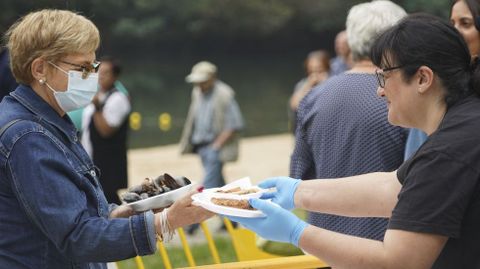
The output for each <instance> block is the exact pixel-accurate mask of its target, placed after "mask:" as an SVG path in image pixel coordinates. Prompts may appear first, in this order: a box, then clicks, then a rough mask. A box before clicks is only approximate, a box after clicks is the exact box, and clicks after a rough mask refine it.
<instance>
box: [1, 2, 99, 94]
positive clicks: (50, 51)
mask: <svg viewBox="0 0 480 269" xmlns="http://www.w3.org/2000/svg"><path fill="white" fill-rule="evenodd" d="M5 39H6V43H7V48H8V49H9V51H10V65H11V68H12V73H13V75H14V76H15V78H16V80H17V82H19V83H22V84H27V85H28V84H30V83H31V82H32V81H33V76H32V72H31V70H30V68H31V64H32V62H33V60H35V59H36V58H40V57H42V58H44V59H46V60H50V61H55V60H58V59H60V58H61V57H64V56H65V55H68V54H72V53H91V52H95V51H96V50H97V48H98V46H99V44H100V34H99V32H98V29H97V27H96V26H95V25H94V24H93V23H92V22H91V21H90V20H88V19H87V18H85V17H84V16H82V15H79V14H76V13H74V12H71V11H67V10H52V9H44V10H40V11H36V12H32V13H29V14H27V15H26V16H24V17H22V18H20V19H19V20H18V21H17V22H15V23H14V24H13V25H12V26H11V27H10V29H9V30H8V31H7V33H6V35H5Z"/></svg>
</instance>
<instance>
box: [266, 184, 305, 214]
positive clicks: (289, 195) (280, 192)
mask: <svg viewBox="0 0 480 269" xmlns="http://www.w3.org/2000/svg"><path fill="white" fill-rule="evenodd" d="M300 181H301V180H300V179H294V178H290V177H272V178H269V179H266V180H265V181H262V182H261V183H260V184H258V186H259V187H260V188H264V189H268V188H274V187H275V188H277V191H274V192H267V193H264V194H263V195H262V197H261V198H262V199H272V202H274V203H276V204H278V205H280V206H281V207H283V208H285V209H287V210H292V209H294V208H295V203H294V199H293V197H294V195H295V191H296V190H297V187H298V184H300Z"/></svg>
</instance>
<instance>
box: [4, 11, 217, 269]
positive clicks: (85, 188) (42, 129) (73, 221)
mask: <svg viewBox="0 0 480 269" xmlns="http://www.w3.org/2000/svg"><path fill="white" fill-rule="evenodd" d="M6 39H7V47H8V49H9V50H10V59H11V67H12V71H13V74H14V76H15V78H16V80H17V82H19V83H20V86H19V87H18V88H17V89H16V90H15V91H14V92H13V93H11V94H10V96H7V97H5V98H4V99H3V101H2V102H1V103H0V111H2V112H1V113H2V116H1V117H0V186H1V187H0V215H1V216H2V221H1V222H0V264H1V266H2V268H106V264H105V262H108V261H115V260H121V259H126V258H129V257H134V256H136V255H146V254H152V253H154V252H155V250H156V249H155V248H156V243H155V242H156V241H155V240H156V237H159V238H161V239H167V238H168V237H170V236H171V235H172V232H173V229H175V228H177V227H180V226H184V225H188V224H191V223H194V222H198V221H201V220H204V219H205V218H207V217H209V216H211V214H209V213H206V211H205V210H203V209H199V208H197V207H195V206H192V205H191V200H190V197H185V198H184V199H182V200H180V201H178V202H177V203H175V204H174V205H173V206H172V207H171V209H170V210H168V211H167V210H164V211H162V213H157V214H154V213H153V212H152V211H147V212H144V213H141V214H138V215H134V214H133V212H131V210H130V209H129V207H126V206H117V205H114V204H110V205H109V204H107V201H106V199H105V196H104V194H103V192H102V187H101V186H100V184H99V178H98V177H99V171H97V169H96V168H95V166H94V165H93V163H92V160H91V159H90V158H89V157H88V155H87V153H86V152H85V150H84V149H83V147H82V146H81V144H80V141H79V139H78V137H77V132H76V129H75V127H74V125H73V123H72V122H71V120H70V119H69V117H68V116H67V115H66V112H69V111H72V110H75V109H78V108H81V107H84V106H86V105H87V104H89V103H90V101H91V100H92V98H93V97H94V95H95V93H96V92H97V84H98V76H97V69H98V66H99V64H100V63H99V62H97V61H96V60H95V51H96V49H97V48H98V45H99V43H100V36H99V32H98V30H97V28H96V27H95V25H94V24H93V23H92V22H91V21H89V20H88V19H86V18H85V17H83V16H81V15H78V14H75V13H72V12H70V11H62V10H41V11H38V12H33V13H30V14H28V15H26V16H25V17H23V18H21V19H20V20H19V21H18V22H16V23H15V24H14V25H13V26H12V27H11V28H10V29H9V30H8V32H7V35H6Z"/></svg>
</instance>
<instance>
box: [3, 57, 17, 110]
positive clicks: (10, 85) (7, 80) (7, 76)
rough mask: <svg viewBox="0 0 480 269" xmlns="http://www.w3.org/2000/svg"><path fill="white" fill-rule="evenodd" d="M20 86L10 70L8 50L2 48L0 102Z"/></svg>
mask: <svg viewBox="0 0 480 269" xmlns="http://www.w3.org/2000/svg"><path fill="white" fill-rule="evenodd" d="M17 86H18V84H17V82H16V81H15V78H14V77H13V75H12V71H11V70H10V61H9V57H8V49H6V48H4V49H2V48H0V101H2V99H3V97H4V96H6V95H8V94H9V93H10V92H11V91H13V90H14V89H15V88H16V87H17Z"/></svg>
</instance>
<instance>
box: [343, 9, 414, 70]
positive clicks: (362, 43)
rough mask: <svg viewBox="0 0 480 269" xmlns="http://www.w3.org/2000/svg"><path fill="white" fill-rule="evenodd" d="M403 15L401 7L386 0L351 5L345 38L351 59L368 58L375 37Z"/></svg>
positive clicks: (403, 11) (404, 13)
mask: <svg viewBox="0 0 480 269" xmlns="http://www.w3.org/2000/svg"><path fill="white" fill-rule="evenodd" d="M405 16H407V12H405V10H404V9H403V8H401V7H400V6H399V5H397V4H395V3H393V2H391V1H387V0H378V1H372V2H368V3H362V4H358V5H355V6H353V7H352V8H351V9H350V11H349V12H348V16H347V39H348V45H349V46H350V50H351V53H352V59H353V61H359V60H364V59H370V49H371V48H372V45H373V42H374V41H375V39H376V38H377V37H378V36H379V35H380V34H381V33H383V32H384V31H385V30H387V29H388V28H390V27H392V26H393V25H395V24H396V23H397V22H398V21H399V20H401V19H402V18H404V17H405Z"/></svg>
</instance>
